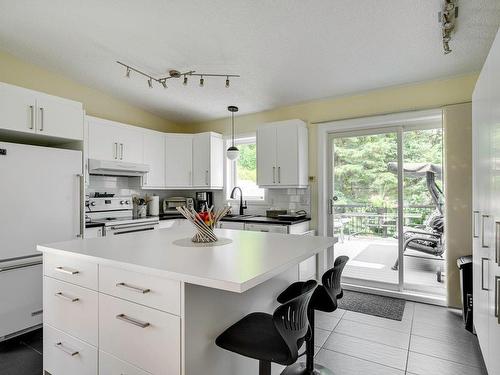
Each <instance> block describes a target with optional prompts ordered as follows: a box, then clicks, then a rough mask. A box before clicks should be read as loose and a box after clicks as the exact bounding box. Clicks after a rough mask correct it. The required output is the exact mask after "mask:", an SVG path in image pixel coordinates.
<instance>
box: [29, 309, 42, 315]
mask: <svg viewBox="0 0 500 375" xmlns="http://www.w3.org/2000/svg"><path fill="white" fill-rule="evenodd" d="M42 313H43V310H36V311H33V312H32V313H31V316H37V315H41V314H42Z"/></svg>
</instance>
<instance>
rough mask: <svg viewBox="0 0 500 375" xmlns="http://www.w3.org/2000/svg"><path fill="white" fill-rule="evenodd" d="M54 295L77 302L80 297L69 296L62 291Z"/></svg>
mask: <svg viewBox="0 0 500 375" xmlns="http://www.w3.org/2000/svg"><path fill="white" fill-rule="evenodd" d="M54 295H55V296H56V297H58V298H62V299H64V300H66V301H69V302H78V301H79V300H80V298H73V297H69V296H67V295H65V294H64V293H63V292H58V293H56V294H54Z"/></svg>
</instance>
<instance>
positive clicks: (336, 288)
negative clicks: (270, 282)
mask: <svg viewBox="0 0 500 375" xmlns="http://www.w3.org/2000/svg"><path fill="white" fill-rule="evenodd" d="M348 260H349V258H348V257H346V256H339V257H337V259H335V263H334V264H333V268H331V269H329V270H328V271H326V272H325V273H324V274H323V277H322V278H321V282H322V285H318V287H317V288H316V289H315V290H314V293H313V296H312V297H311V301H310V302H309V306H308V309H307V315H308V317H309V326H310V331H309V332H308V334H307V337H306V352H305V354H306V362H305V363H304V362H300V363H294V364H293V365H291V366H288V367H287V368H286V369H285V370H284V371H283V372H282V373H281V375H299V374H300V375H333V372H332V371H331V370H330V369H328V368H326V367H323V366H321V365H318V364H314V311H315V310H318V311H324V312H334V311H335V310H337V300H338V299H340V298H342V297H343V295H344V292H343V291H342V286H341V284H340V279H341V276H342V271H343V270H344V267H345V265H346V263H347V261H348ZM310 282H311V280H309V281H305V282H304V281H299V282H296V283H293V284H292V285H290V286H289V287H288V288H287V289H285V290H284V291H283V293H281V294H280V295H279V296H278V302H279V303H284V302H285V301H287V300H288V299H289V298H292V297H293V296H294V295H296V294H297V293H298V292H299V291H300V290H302V289H303V288H304V286H305V285H306V284H308V283H310Z"/></svg>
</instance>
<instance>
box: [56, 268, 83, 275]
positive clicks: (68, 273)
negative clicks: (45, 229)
mask: <svg viewBox="0 0 500 375" xmlns="http://www.w3.org/2000/svg"><path fill="white" fill-rule="evenodd" d="M56 271H57V272H61V273H65V274H67V275H76V274H77V273H80V271H78V270H72V269H69V268H68V269H66V268H64V267H56Z"/></svg>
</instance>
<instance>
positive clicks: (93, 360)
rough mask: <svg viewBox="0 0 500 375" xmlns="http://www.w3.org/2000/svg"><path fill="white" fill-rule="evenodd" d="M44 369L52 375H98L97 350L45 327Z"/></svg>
mask: <svg viewBox="0 0 500 375" xmlns="http://www.w3.org/2000/svg"><path fill="white" fill-rule="evenodd" d="M43 369H44V370H45V371H47V372H49V373H50V374H51V375H68V374H71V375H96V374H97V349H96V348H94V347H93V346H91V345H88V344H85V343H84V342H82V341H80V340H78V339H75V338H74V337H72V336H69V335H67V334H65V333H63V332H61V331H59V330H57V329H55V328H53V327H51V326H49V325H44V326H43Z"/></svg>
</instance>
